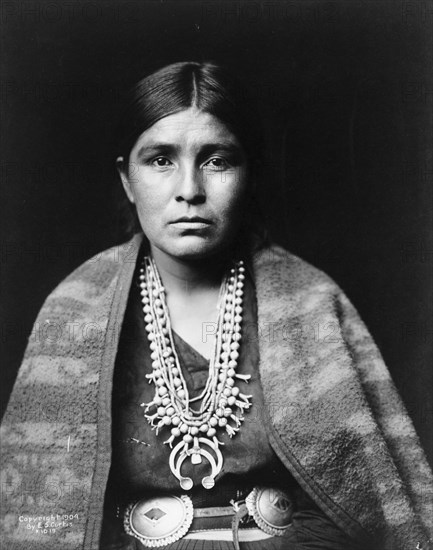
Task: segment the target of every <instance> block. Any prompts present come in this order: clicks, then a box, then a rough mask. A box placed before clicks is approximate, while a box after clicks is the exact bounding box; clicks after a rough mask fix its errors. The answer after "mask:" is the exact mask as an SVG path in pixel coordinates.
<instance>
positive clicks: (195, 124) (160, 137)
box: [132, 108, 240, 152]
mask: <svg viewBox="0 0 433 550" xmlns="http://www.w3.org/2000/svg"><path fill="white" fill-rule="evenodd" d="M219 142H227V143H232V144H233V145H234V146H238V147H239V145H240V144H239V142H238V140H237V138H236V136H235V135H234V134H233V133H232V132H231V131H230V130H229V129H228V128H227V126H226V125H225V124H224V123H223V122H221V121H220V120H219V119H218V118H216V117H214V116H213V115H211V114H209V113H205V112H203V111H199V110H197V109H194V108H191V109H187V110H185V111H181V112H179V113H175V114H173V115H169V116H166V117H164V118H162V119H161V120H158V122H156V123H155V124H154V125H153V126H151V127H150V128H148V129H147V130H145V131H144V132H143V133H142V134H141V135H140V136H139V138H138V139H137V141H136V143H135V145H134V147H133V149H132V152H134V150H135V151H136V150H138V148H141V147H146V146H148V145H153V144H155V143H169V144H175V145H180V146H191V147H200V146H202V145H207V144H212V143H219Z"/></svg>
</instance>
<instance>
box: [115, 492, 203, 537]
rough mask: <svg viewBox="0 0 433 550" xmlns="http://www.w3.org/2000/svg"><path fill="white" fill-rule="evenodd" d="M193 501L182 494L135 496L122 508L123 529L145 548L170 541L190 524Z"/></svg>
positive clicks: (182, 533)
mask: <svg viewBox="0 0 433 550" xmlns="http://www.w3.org/2000/svg"><path fill="white" fill-rule="evenodd" d="M192 519H193V505H192V501H191V499H190V498H189V497H188V496H186V495H182V496H180V497H176V496H166V497H159V498H150V499H143V500H139V501H138V502H136V503H135V504H131V505H129V506H128V507H127V509H126V510H125V516H124V520H123V525H124V527H125V531H126V533H128V535H132V536H133V537H135V538H137V539H138V540H139V541H140V542H141V544H143V545H144V546H146V547H148V548H156V547H159V546H165V545H167V544H172V543H173V542H176V541H177V540H179V539H181V538H182V537H183V536H184V535H185V534H186V533H187V532H188V529H189V528H190V526H191V523H192Z"/></svg>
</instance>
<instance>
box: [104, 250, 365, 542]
mask: <svg viewBox="0 0 433 550" xmlns="http://www.w3.org/2000/svg"><path fill="white" fill-rule="evenodd" d="M139 262H140V258H139ZM137 265H139V263H138V264H137ZM244 292H245V294H244V313H243V325H242V327H243V333H242V341H241V349H240V357H239V360H238V368H237V372H238V373H240V374H251V380H250V382H249V383H248V384H247V383H246V382H243V381H239V384H238V386H239V388H240V391H241V392H243V393H246V394H250V395H252V396H253V398H252V403H253V405H252V407H251V409H250V410H249V411H248V412H246V413H245V422H244V423H243V424H242V427H241V429H240V431H239V432H238V433H237V435H236V436H235V437H234V438H233V439H230V438H229V437H228V436H227V434H225V433H224V435H223V434H222V432H220V431H219V432H218V434H217V435H218V438H219V440H220V441H223V442H224V443H225V445H224V447H222V453H223V457H224V465H223V469H222V471H221V473H220V474H219V475H218V476H217V478H216V484H215V487H214V488H213V489H211V490H206V489H204V488H203V487H202V485H201V479H202V478H203V477H204V476H205V475H207V474H208V473H209V467H208V464H207V462H206V461H203V464H201V465H196V466H194V467H193V466H192V465H191V464H190V463H189V462H188V461H185V463H184V465H183V467H182V473H183V475H186V476H189V477H191V478H192V479H193V481H194V487H193V489H192V490H191V491H188V492H187V493H186V494H188V495H189V496H190V497H191V499H192V501H193V504H194V506H196V507H209V506H228V505H229V502H230V500H231V499H235V500H239V499H240V498H244V497H245V496H246V495H247V494H248V493H249V492H250V491H251V490H252V488H253V487H254V486H256V485H264V486H269V487H272V486H274V487H279V488H284V489H285V490H286V491H287V493H288V494H289V495H290V496H291V498H292V499H293V500H294V502H295V508H296V511H295V513H294V515H293V518H292V526H291V528H290V529H289V533H288V534H287V535H286V536H284V537H272V538H269V539H265V540H260V541H256V542H248V543H245V542H242V543H240V547H241V548H242V549H243V550H260V549H262V550H306V549H309V550H325V549H326V550H343V549H344V550H351V549H354V548H355V547H356V546H355V544H354V542H353V541H350V540H349V538H348V537H347V536H346V535H345V534H344V533H343V532H342V531H341V530H340V529H339V528H338V527H337V526H335V525H334V524H333V523H332V522H331V521H330V520H329V519H328V518H327V517H326V516H325V514H324V513H323V512H322V511H321V510H320V509H319V508H318V507H317V506H316V505H315V504H314V503H313V501H312V500H311V499H310V498H309V497H308V496H307V494H306V493H305V492H304V491H303V490H302V489H301V488H300V487H299V485H298V484H297V483H296V481H295V480H294V479H293V477H292V475H291V474H290V473H289V472H288V471H287V470H286V468H285V467H284V466H283V465H282V463H281V462H280V460H279V459H278V457H277V456H276V455H275V453H274V451H273V449H272V448H271V446H270V444H269V442H268V438H267V434H266V431H265V427H264V426H265V424H264V422H263V418H262V415H263V411H264V404H263V395H262V390H261V386H260V380H259V373H258V361H259V354H258V327H257V306H256V300H255V290H254V282H253V279H252V277H251V275H250V274H249V275H247V277H246V279H245V287H244ZM173 336H174V340H175V345H176V350H177V353H178V356H179V361H180V363H181V367H182V372H183V374H184V377H185V380H186V383H187V386H188V390H189V394H190V396H191V397H195V396H196V395H198V394H199V393H200V392H201V391H202V390H203V388H204V386H205V383H206V380H207V376H208V368H209V362H208V361H207V360H206V359H205V358H204V357H203V356H202V355H200V353H198V352H197V351H196V350H195V349H194V348H192V347H191V346H190V345H189V344H188V343H187V342H185V341H184V340H183V339H182V338H181V337H180V336H179V335H178V334H176V333H174V334H173ZM151 371H152V367H151V360H150V352H149V347H148V340H147V333H146V331H145V328H144V320H143V313H142V309H141V299H140V292H139V286H138V267H137V270H136V273H135V276H134V282H133V284H132V287H131V292H130V296H129V300H128V305H127V310H126V314H125V320H124V324H123V327H122V332H121V336H120V342H119V350H118V354H117V358H116V367H115V373H114V386H113V387H114V389H113V404H112V413H113V430H112V443H113V458H112V466H111V470H110V476H109V481H108V487H107V492H106V499H105V512H104V521H103V526H102V536H101V546H100V549H101V550H135V549H140V550H141V549H142V548H144V547H143V545H142V544H141V543H140V542H139V541H138V540H136V539H135V538H133V537H130V536H128V535H126V534H125V533H124V532H123V528H122V520H121V519H120V518H117V517H116V508H117V507H119V509H120V510H122V509H123V508H124V506H125V505H126V504H128V503H130V502H133V501H136V500H139V499H142V498H145V497H149V496H152V495H155V494H161V493H166V494H176V495H179V494H182V493H183V494H185V492H183V491H181V489H180V487H179V482H178V480H177V479H176V478H175V477H174V475H173V474H172V472H171V471H170V468H169V455H170V448H169V447H168V445H163V441H165V440H166V439H168V437H169V430H168V429H166V430H165V431H164V430H163V431H162V432H161V433H160V434H159V435H158V436H156V435H155V432H154V431H152V430H151V427H150V425H149V424H148V422H147V421H146V419H145V418H144V417H143V408H142V407H140V404H141V403H143V402H149V401H151V400H152V398H153V395H154V386H153V384H149V383H148V380H147V378H146V377H145V375H146V374H147V373H149V372H151ZM287 383H289V381H287ZM163 548H167V549H170V550H211V549H212V550H218V549H219V550H233V548H234V546H233V543H231V542H225V541H204V540H196V539H181V540H179V541H177V542H176V543H173V544H171V545H168V546H165V547H163Z"/></svg>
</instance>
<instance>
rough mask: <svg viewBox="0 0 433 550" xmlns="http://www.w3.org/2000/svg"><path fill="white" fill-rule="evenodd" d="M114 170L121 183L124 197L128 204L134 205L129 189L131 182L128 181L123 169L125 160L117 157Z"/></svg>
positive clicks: (125, 170)
mask: <svg viewBox="0 0 433 550" xmlns="http://www.w3.org/2000/svg"><path fill="white" fill-rule="evenodd" d="M116 168H117V171H118V172H119V176H120V179H121V181H122V185H123V189H124V190H125V193H126V196H127V197H128V199H129V201H130V202H132V203H135V198H134V194H133V192H132V189H131V182H130V181H129V177H128V171H127V169H126V168H125V160H124V158H123V157H117V159H116Z"/></svg>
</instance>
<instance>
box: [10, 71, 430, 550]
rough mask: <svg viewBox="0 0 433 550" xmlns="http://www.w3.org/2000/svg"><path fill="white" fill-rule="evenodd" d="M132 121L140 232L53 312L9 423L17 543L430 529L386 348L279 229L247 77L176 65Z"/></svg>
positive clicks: (30, 351)
mask: <svg viewBox="0 0 433 550" xmlns="http://www.w3.org/2000/svg"><path fill="white" fill-rule="evenodd" d="M119 138H120V141H119V155H118V158H117V168H118V171H119V175H120V178H121V181H122V184H123V187H124V190H125V193H126V196H127V198H128V200H129V201H130V203H131V205H133V212H134V216H135V224H136V228H137V229H138V232H137V233H136V235H135V236H134V237H133V238H132V240H131V241H129V243H127V244H126V245H124V246H122V247H116V248H114V249H110V250H108V251H105V252H104V253H102V254H100V255H98V256H97V257H95V258H93V259H92V260H89V261H88V262H86V263H85V264H83V265H82V266H81V267H80V268H78V269H77V270H76V271H75V272H74V273H73V274H71V275H70V276H69V277H68V278H67V279H66V280H65V281H64V282H63V283H61V284H60V285H59V287H58V288H57V289H56V290H55V291H54V292H53V293H52V294H51V295H50V297H49V298H48V299H47V301H46V303H45V304H44V306H43V308H42V310H41V313H40V314H39V317H38V319H37V322H36V325H35V333H36V335H37V336H36V338H33V339H31V340H30V342H29V346H28V348H27V351H26V356H25V359H24V363H23V366H22V367H21V370H20V373H19V375H18V379H17V382H16V385H15V388H14V392H13V394H12V397H11V401H10V404H9V407H8V411H7V414H6V416H5V421H4V425H3V436H2V441H4V442H5V445H4V455H5V456H4V458H5V463H6V467H5V468H4V478H3V480H2V481H3V492H4V496H5V498H4V501H5V513H4V520H3V521H4V530H3V532H5V533H6V541H7V544H10V546H7V548H9V547H10V548H28V547H29V544H31V547H32V548H44V549H49V548H56V549H58V548H63V549H67V548H71V549H72V548H74V549H75V548H77V549H78V548H86V549H90V548H92V549H98V548H100V549H102V550H108V549H123V550H126V549H128V550H130V549H139V548H143V547H162V548H170V549H173V550H175V549H188V550H190V549H195V550H200V549H206V550H207V549H223V550H226V549H227V550H229V549H232V548H242V549H251V550H256V549H257V550H258V549H262V548H264V549H284V550H301V549H307V548H308V549H310V548H311V549H312V548H315V549H328V550H339V549H343V548H344V549H345V550H348V549H364V550H367V549H368V550H370V549H372V548H378V549H379V548H380V549H390V550H391V549H392V550H396V549H400V548H401V549H403V548H405V549H406V548H408V549H409V548H413V549H415V548H427V545H428V539H429V536H431V528H432V525H431V521H432V519H431V518H432V517H433V514H432V513H431V512H432V505H431V495H432V491H431V487H432V484H431V473H430V471H429V469H428V466H427V463H426V461H425V458H424V455H423V452H422V450H421V448H420V446H419V442H418V440H417V437H416V435H415V433H414V430H413V427H412V424H411V422H410V420H409V419H408V417H407V414H406V412H405V410H404V408H403V405H402V403H401V401H400V399H399V397H398V395H397V394H396V391H395V389H394V386H393V384H392V382H391V379H390V377H389V374H388V372H387V370H386V367H385V366H384V365H383V362H382V359H381V357H380V354H379V352H378V351H377V349H376V347H375V345H374V343H373V341H372V340H371V337H370V336H369V334H368V332H367V331H366V329H365V327H364V325H363V324H362V322H361V321H360V319H359V317H358V316H357V313H356V311H355V310H354V308H353V306H352V305H351V304H350V302H349V301H348V300H347V298H346V297H345V296H344V294H343V293H342V292H341V290H340V289H339V288H338V286H337V285H336V284H335V283H334V282H333V281H332V280H330V279H329V278H328V277H327V276H326V275H324V274H323V273H322V272H320V271H318V270H317V269H315V268H313V267H312V266H310V265H308V264H307V263H305V262H303V261H302V260H300V259H299V258H296V257H294V256H293V255H291V254H289V253H288V252H286V251H284V250H283V249H281V248H280V247H277V246H272V245H270V244H269V242H268V241H267V238H266V236H265V232H264V231H263V230H262V229H261V224H260V221H259V219H258V217H257V213H256V209H255V208H254V198H253V197H254V189H255V186H256V185H258V184H260V183H261V182H262V183H264V182H263V180H262V172H263V171H262V170H261V168H262V167H263V160H262V157H263V141H262V137H261V130H260V125H259V124H258V122H257V117H256V114H255V110H254V109H253V107H252V106H251V104H250V102H249V101H248V99H247V96H246V94H245V93H244V92H243V91H242V90H241V89H240V87H239V85H238V84H236V82H235V81H234V80H233V79H232V78H230V77H229V76H227V75H226V74H225V72H224V71H223V70H222V69H221V68H219V67H218V66H216V65H213V64H210V63H177V64H174V65H170V66H168V67H165V68H163V69H162V70H160V71H158V72H156V73H154V74H152V75H150V76H149V77H147V78H145V79H143V80H142V81H140V82H139V83H138V85H137V86H136V87H135V89H134V91H133V93H132V96H131V98H130V101H129V104H128V108H127V109H126V111H125V113H124V117H123V119H122V124H121V125H120V127H119ZM315 327H319V328H320V329H321V330H320V331H319V332H317V330H315ZM42 402H44V403H50V404H57V405H59V404H61V407H62V408H61V412H59V414H58V415H55V417H54V418H41V417H40V414H38V411H39V410H40V409H39V406H40V404H41V403H42ZM37 516H40V517H41V518H42V519H41V520H40V521H38V520H37V519H36V520H34V518H35V517H36V518H37ZM53 518H54V519H53ZM62 522H63V523H62ZM32 523H33V525H35V524H36V525H39V527H37V526H36V527H34V528H32Z"/></svg>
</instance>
